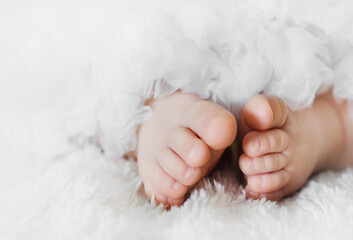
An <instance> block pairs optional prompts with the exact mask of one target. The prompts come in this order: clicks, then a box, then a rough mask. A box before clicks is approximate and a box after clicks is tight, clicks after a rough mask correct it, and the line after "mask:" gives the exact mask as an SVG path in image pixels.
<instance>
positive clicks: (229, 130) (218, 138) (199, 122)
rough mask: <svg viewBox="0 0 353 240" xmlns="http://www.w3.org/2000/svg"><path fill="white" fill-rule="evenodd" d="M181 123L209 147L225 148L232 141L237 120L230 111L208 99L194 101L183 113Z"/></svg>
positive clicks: (215, 148)
mask: <svg viewBox="0 0 353 240" xmlns="http://www.w3.org/2000/svg"><path fill="white" fill-rule="evenodd" d="M182 121H183V125H184V126H185V127H188V128H190V129H191V130H192V131H193V132H195V133H196V134H197V135H198V136H199V137H200V138H201V139H202V140H203V141H204V142H205V143H206V144H207V145H208V146H209V147H210V148H211V149H213V150H221V149H225V148H226V147H228V146H229V145H231V144H232V142H233V141H234V139H235V137H236V134H237V122H236V120H235V117H234V116H233V114H232V113H230V112H229V111H227V110H226V109H224V108H223V107H221V106H219V105H217V104H215V103H213V102H209V101H199V102H197V103H195V104H194V105H193V106H192V107H191V108H190V109H189V110H188V111H187V112H186V113H185V115H184V117H183V120H182Z"/></svg>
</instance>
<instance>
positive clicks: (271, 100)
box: [242, 94, 288, 131]
mask: <svg viewBox="0 0 353 240" xmlns="http://www.w3.org/2000/svg"><path fill="white" fill-rule="evenodd" d="M287 116H288V107H287V105H286V104H285V103H284V102H283V101H282V100H281V99H279V98H277V97H273V96H266V95H262V94H259V95H255V96H254V97H252V98H251V99H250V100H249V101H248V102H247V103H246V105H245V106H244V109H243V115H242V117H243V120H244V121H245V123H246V124H247V125H248V126H249V127H250V128H252V129H254V130H259V131H262V130H267V129H271V128H280V127H282V126H283V125H284V124H285V122H286V120H287Z"/></svg>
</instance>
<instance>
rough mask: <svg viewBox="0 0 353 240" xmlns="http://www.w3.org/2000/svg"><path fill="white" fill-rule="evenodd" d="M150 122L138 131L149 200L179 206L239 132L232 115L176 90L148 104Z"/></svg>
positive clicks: (136, 154) (140, 161) (137, 154)
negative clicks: (150, 109) (150, 114)
mask: <svg viewBox="0 0 353 240" xmlns="http://www.w3.org/2000/svg"><path fill="white" fill-rule="evenodd" d="M147 105H149V106H150V107H151V108H152V116H151V118H150V119H149V120H148V121H146V122H145V123H144V124H142V125H141V126H140V127H139V129H138V140H137V148H136V150H135V152H133V153H131V154H130V156H132V157H135V158H136V159H137V162H138V168H139V172H140V175H141V178H142V181H143V183H144V189H145V192H146V194H147V196H148V197H149V198H152V197H153V198H154V200H155V201H156V202H158V203H162V204H164V205H181V204H182V203H183V202H184V198H185V194H186V193H187V191H188V190H189V189H190V188H191V187H192V186H194V185H195V184H196V183H197V182H198V181H199V180H200V179H201V178H202V177H203V176H205V175H207V174H208V173H209V172H210V171H211V170H212V169H213V167H214V166H215V165H216V164H217V162H218V160H219V159H220V157H221V155H222V153H223V151H224V150H225V149H226V148H227V147H228V146H229V145H231V144H232V142H233V141H234V139H235V136H236V133H237V124H236V120H235V118H234V116H233V115H232V114H231V113H230V112H229V111H227V110H226V109H224V108H222V107H221V106H219V105H217V104H215V103H213V102H209V101H204V100H201V99H200V98H199V97H197V96H196V95H193V94H188V93H182V92H176V93H174V94H172V95H170V96H167V97H163V98H158V99H152V100H149V101H148V102H147Z"/></svg>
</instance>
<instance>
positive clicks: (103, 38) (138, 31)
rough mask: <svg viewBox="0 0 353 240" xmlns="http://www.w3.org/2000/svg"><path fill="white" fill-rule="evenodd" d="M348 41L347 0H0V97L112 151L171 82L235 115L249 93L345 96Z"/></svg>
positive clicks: (13, 108) (301, 100)
mask: <svg viewBox="0 0 353 240" xmlns="http://www.w3.org/2000/svg"><path fill="white" fill-rule="evenodd" d="M352 46H353V1H352V0H296V1H293V0H90V1H87V0H2V1H0V81H1V82H0V83H1V86H0V100H1V105H0V106H1V108H2V109H3V113H7V114H11V113H14V112H27V113H29V114H30V115H31V116H33V115H35V116H37V117H38V116H39V119H42V120H40V121H41V124H40V128H42V129H44V130H43V134H44V135H49V134H50V135H51V136H52V137H54V138H55V137H56V136H58V135H60V136H61V138H60V139H64V138H65V139H71V140H72V139H75V141H77V142H80V141H85V139H90V138H92V137H93V136H96V137H97V136H98V137H99V139H100V143H101V144H102V146H103V148H104V150H105V152H106V154H107V155H111V156H122V155H123V154H124V153H125V152H126V151H130V150H133V149H134V148H135V142H136V134H135V133H136V129H137V127H138V125H139V124H141V123H143V122H144V121H146V120H147V119H148V118H149V117H150V115H151V109H150V108H149V107H148V106H145V105H144V102H145V101H146V100H147V99H149V98H151V97H161V96H165V95H168V94H171V93H173V92H174V91H176V90H177V89H180V90H182V91H186V92H192V93H195V94H198V95H199V96H200V97H201V98H203V99H209V100H212V101H214V102H217V103H218V104H220V105H222V106H224V107H226V108H227V109H229V110H230V111H232V112H233V113H234V114H236V115H237V114H238V113H239V111H240V109H241V107H242V105H243V104H244V103H245V102H246V101H247V100H248V99H249V98H250V97H251V96H253V95H254V94H257V93H261V92H263V93H265V94H270V95H274V96H278V97H280V98H282V99H284V100H285V101H286V103H287V104H288V105H289V106H290V107H291V108H292V109H294V110H296V109H301V108H305V107H308V106H310V105H311V104H312V102H313V100H314V98H315V96H316V95H317V94H320V93H322V92H324V91H326V90H327V89H329V88H330V87H333V91H334V94H335V96H336V97H338V98H344V99H353V48H352ZM43 119H44V120H43ZM53 125H57V126H60V127H58V130H56V131H53V130H50V131H49V130H48V129H53V127H52V126H53ZM43 134H42V135H43ZM63 136H65V137H63ZM49 138H51V137H49V136H46V137H45V138H43V139H49ZM44 142H46V141H43V143H44Z"/></svg>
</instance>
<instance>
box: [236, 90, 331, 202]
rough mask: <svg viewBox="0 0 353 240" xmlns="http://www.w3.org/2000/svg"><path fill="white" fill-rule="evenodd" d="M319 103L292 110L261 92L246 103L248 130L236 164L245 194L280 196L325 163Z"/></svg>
mask: <svg viewBox="0 0 353 240" xmlns="http://www.w3.org/2000/svg"><path fill="white" fill-rule="evenodd" d="M318 107H320V106H318ZM318 107H315V108H314V110H312V109H308V110H302V111H298V112H291V111H289V109H288V108H287V106H286V105H285V103H284V102H283V101H281V100H280V99H278V98H275V97H269V96H264V95H257V96H254V97H253V98H252V99H251V100H250V101H249V102H248V103H247V104H246V105H245V107H244V109H243V114H242V121H243V122H245V124H246V125H247V126H248V127H249V128H250V129H251V131H249V132H248V133H247V134H246V135H245V137H244V138H243V142H242V145H243V151H244V154H242V155H241V156H240V158H239V167H240V169H241V170H242V172H243V173H244V175H245V180H246V187H245V189H246V192H247V195H248V197H251V198H254V199H259V198H266V199H268V200H279V199H281V198H282V197H283V196H286V195H289V194H291V193H294V192H295V191H297V190H298V189H299V188H301V187H302V186H303V185H304V184H305V182H306V181H307V179H308V178H309V177H310V175H312V174H313V173H314V172H316V171H318V170H321V169H323V168H325V167H326V166H327V162H326V159H327V154H326V153H325V150H324V149H323V147H325V144H324V142H323V139H322V138H323V137H322V136H323V135H322V134H321V132H325V129H324V128H320V127H321V126H322V125H321V124H320V122H321V121H320V119H319V118H318V115H317V114H316V112H317V110H316V109H318Z"/></svg>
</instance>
